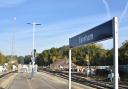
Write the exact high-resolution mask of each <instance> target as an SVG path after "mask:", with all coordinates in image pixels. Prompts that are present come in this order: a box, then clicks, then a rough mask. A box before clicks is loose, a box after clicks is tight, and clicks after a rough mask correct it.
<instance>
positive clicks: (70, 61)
mask: <svg viewBox="0 0 128 89" xmlns="http://www.w3.org/2000/svg"><path fill="white" fill-rule="evenodd" d="M71 56H72V53H71V49H69V89H71V87H72V84H71V63H72V60H71Z"/></svg>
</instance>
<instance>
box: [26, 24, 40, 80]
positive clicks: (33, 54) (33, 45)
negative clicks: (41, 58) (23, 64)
mask: <svg viewBox="0 0 128 89" xmlns="http://www.w3.org/2000/svg"><path fill="white" fill-rule="evenodd" d="M27 24H29V25H32V29H33V34H32V36H33V41H32V47H33V51H32V59H31V60H32V73H31V78H32V77H33V74H34V64H35V29H36V26H38V25H41V24H39V23H35V22H32V23H27Z"/></svg>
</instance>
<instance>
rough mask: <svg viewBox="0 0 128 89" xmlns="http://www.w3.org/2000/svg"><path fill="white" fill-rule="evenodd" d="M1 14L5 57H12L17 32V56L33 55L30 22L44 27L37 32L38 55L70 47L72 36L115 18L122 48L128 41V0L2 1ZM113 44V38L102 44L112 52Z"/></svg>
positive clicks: (0, 37)
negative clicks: (13, 38)
mask: <svg viewBox="0 0 128 89" xmlns="http://www.w3.org/2000/svg"><path fill="white" fill-rule="evenodd" d="M0 13H1V14H0V42H1V43H0V52H2V53H4V54H5V55H11V52H12V33H13V31H14V30H15V45H14V54H16V55H19V56H20V55H22V56H24V55H28V54H31V51H32V26H31V25H28V24H26V23H28V22H30V23H32V22H36V23H41V24H42V25H41V26H36V32H35V39H36V41H35V48H36V50H37V52H38V53H40V52H42V51H43V50H45V49H49V48H52V47H61V46H63V45H68V44H69V38H70V37H73V36H75V35H77V34H79V33H82V32H84V31H86V30H89V29H91V28H93V27H95V26H97V25H99V24H102V23H103V22H106V21H108V20H110V19H112V18H113V17H114V16H116V17H118V20H119V36H118V37H119V47H120V46H121V45H122V42H124V41H125V40H128V31H127V30H128V25H127V24H128V0H0ZM14 17H16V21H15V25H14ZM112 42H113V40H112V39H110V40H106V41H103V42H100V44H103V47H104V48H106V49H111V48H112V47H113V43H112Z"/></svg>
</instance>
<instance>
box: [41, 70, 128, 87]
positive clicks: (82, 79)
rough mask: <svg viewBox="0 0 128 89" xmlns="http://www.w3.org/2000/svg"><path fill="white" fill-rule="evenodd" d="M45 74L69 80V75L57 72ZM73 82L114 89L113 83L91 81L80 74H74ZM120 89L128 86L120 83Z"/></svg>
mask: <svg viewBox="0 0 128 89" xmlns="http://www.w3.org/2000/svg"><path fill="white" fill-rule="evenodd" d="M43 72H46V73H48V74H51V75H54V76H57V77H61V78H64V79H67V80H68V73H64V72H56V71H43ZM72 81H74V82H77V83H80V84H83V85H87V86H91V87H93V88H97V89H113V84H112V82H104V81H96V80H89V79H87V78H85V77H84V76H81V75H78V74H72ZM119 89H128V86H127V85H125V83H124V84H123V83H122V82H120V84H119Z"/></svg>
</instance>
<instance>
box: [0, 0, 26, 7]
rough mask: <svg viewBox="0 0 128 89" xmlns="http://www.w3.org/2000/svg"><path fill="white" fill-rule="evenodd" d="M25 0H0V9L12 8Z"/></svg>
mask: <svg viewBox="0 0 128 89" xmlns="http://www.w3.org/2000/svg"><path fill="white" fill-rule="evenodd" d="M25 1H26V0H0V7H13V6H17V5H20V4H22V3H24V2H25Z"/></svg>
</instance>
